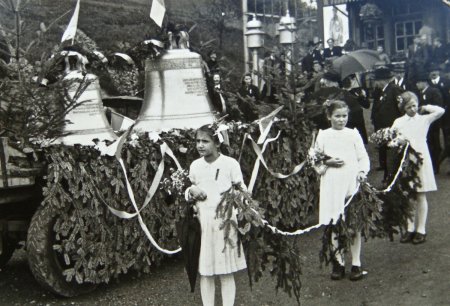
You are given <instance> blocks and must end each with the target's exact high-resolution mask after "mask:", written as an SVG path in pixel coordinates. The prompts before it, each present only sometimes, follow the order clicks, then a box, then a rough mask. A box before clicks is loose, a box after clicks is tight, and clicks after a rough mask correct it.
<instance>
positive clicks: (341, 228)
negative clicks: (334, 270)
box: [319, 183, 385, 265]
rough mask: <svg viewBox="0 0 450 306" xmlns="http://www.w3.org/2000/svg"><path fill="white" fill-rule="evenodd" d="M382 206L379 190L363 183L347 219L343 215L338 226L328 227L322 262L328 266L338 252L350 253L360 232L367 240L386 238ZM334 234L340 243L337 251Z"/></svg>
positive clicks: (323, 237)
mask: <svg viewBox="0 0 450 306" xmlns="http://www.w3.org/2000/svg"><path fill="white" fill-rule="evenodd" d="M382 204H383V202H382V201H381V199H380V198H379V197H378V193H377V190H376V189H375V188H373V187H372V186H371V185H369V184H368V183H361V185H360V188H359V190H358V193H357V194H356V195H355V196H354V197H353V199H352V201H351V202H350V204H349V205H348V206H347V208H346V209H345V218H343V217H342V215H341V217H340V218H339V220H338V221H337V222H336V224H333V223H332V222H330V224H329V225H327V226H326V228H325V230H324V234H323V236H322V249H321V251H320V253H319V258H320V262H321V263H325V264H326V265H328V264H329V263H330V262H332V261H333V260H334V259H335V255H336V252H338V251H339V252H341V251H348V250H349V248H350V245H351V243H352V241H353V239H354V237H355V234H356V233H358V232H361V236H362V237H364V238H365V239H366V240H367V239H368V238H374V237H384V236H385V232H384V228H383V224H382V215H381V211H382ZM332 233H335V235H336V239H337V240H338V242H339V246H338V248H337V249H335V248H334V247H333V244H332V240H331V237H332Z"/></svg>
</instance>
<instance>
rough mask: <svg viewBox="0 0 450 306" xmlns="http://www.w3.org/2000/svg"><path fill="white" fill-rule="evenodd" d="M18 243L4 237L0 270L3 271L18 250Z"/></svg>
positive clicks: (0, 256) (0, 255)
mask: <svg viewBox="0 0 450 306" xmlns="http://www.w3.org/2000/svg"><path fill="white" fill-rule="evenodd" d="M16 246H17V243H16V242H15V241H13V240H11V239H10V238H8V237H3V251H2V253H1V254H0V269H3V268H4V267H5V266H6V264H7V263H8V261H9V260H10V259H11V257H12V256H13V254H14V251H15V250H16Z"/></svg>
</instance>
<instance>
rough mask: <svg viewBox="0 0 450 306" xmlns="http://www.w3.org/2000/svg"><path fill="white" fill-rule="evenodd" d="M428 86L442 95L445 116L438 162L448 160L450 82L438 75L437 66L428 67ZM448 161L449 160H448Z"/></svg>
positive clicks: (442, 124) (442, 122)
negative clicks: (442, 147)
mask: <svg viewBox="0 0 450 306" xmlns="http://www.w3.org/2000/svg"><path fill="white" fill-rule="evenodd" d="M429 77H430V81H429V83H430V86H431V87H435V88H437V89H439V91H440V92H441V95H442V100H443V106H444V108H445V114H444V116H443V117H442V118H441V128H442V132H443V134H444V152H442V153H443V154H442V155H441V158H440V161H442V160H444V159H445V158H447V157H449V158H450V80H449V79H447V78H444V77H442V76H441V75H440V70H439V66H438V65H436V64H434V65H430V74H429ZM449 161H450V160H449ZM448 174H449V175H450V171H449V172H448Z"/></svg>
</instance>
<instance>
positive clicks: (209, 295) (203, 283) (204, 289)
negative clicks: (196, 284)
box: [200, 275, 216, 306]
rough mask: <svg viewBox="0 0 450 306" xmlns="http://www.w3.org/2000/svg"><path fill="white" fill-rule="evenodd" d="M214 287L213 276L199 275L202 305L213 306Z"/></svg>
mask: <svg viewBox="0 0 450 306" xmlns="http://www.w3.org/2000/svg"><path fill="white" fill-rule="evenodd" d="M215 289H216V286H215V284H214V276H203V275H200V293H201V296H202V302H203V306H214V295H215Z"/></svg>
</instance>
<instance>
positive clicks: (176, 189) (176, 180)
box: [160, 168, 191, 197]
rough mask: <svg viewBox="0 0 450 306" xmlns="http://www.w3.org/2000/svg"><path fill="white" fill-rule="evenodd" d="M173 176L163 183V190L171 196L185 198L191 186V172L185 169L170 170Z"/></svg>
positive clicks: (165, 179)
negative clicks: (185, 193)
mask: <svg viewBox="0 0 450 306" xmlns="http://www.w3.org/2000/svg"><path fill="white" fill-rule="evenodd" d="M170 171H171V172H172V174H171V175H170V177H168V178H167V177H166V178H164V179H163V180H162V181H161V183H160V184H161V189H163V190H165V191H166V192H167V193H168V194H169V195H174V196H179V197H184V191H185V190H186V188H187V187H188V186H189V185H190V184H191V183H190V180H189V171H187V170H184V169H178V170H175V169H173V168H171V169H170Z"/></svg>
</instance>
